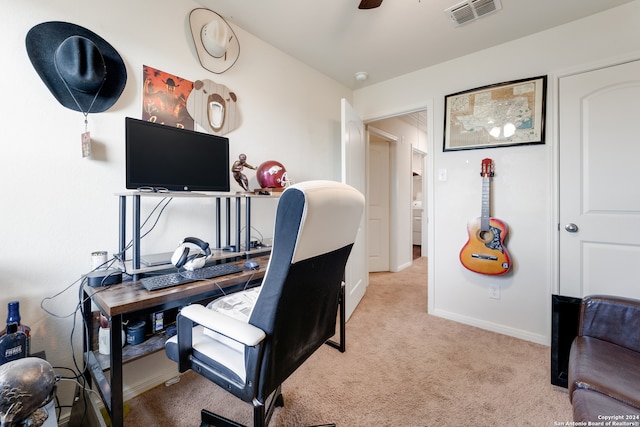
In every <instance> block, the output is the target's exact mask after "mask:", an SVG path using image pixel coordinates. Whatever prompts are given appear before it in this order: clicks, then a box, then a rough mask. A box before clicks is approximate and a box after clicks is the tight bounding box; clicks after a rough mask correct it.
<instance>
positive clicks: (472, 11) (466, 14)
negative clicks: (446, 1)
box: [444, 0, 502, 26]
mask: <svg viewBox="0 0 640 427" xmlns="http://www.w3.org/2000/svg"><path fill="white" fill-rule="evenodd" d="M500 9H502V4H501V3H500V0H467V1H463V2H462V3H458V4H456V5H455V6H451V7H450V8H448V9H445V11H444V13H446V14H447V15H449V17H450V18H451V21H452V22H453V23H454V25H456V26H459V25H462V24H466V23H467V22H471V21H475V20H476V19H478V18H480V17H482V16H485V15H488V14H490V13H493V12H496V11H498V10H500Z"/></svg>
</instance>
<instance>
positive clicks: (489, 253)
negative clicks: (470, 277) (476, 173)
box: [460, 159, 511, 276]
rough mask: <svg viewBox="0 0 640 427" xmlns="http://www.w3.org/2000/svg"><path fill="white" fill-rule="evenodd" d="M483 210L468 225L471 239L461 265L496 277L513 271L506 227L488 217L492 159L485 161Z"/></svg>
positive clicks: (482, 170) (483, 170) (461, 258)
mask: <svg viewBox="0 0 640 427" xmlns="http://www.w3.org/2000/svg"><path fill="white" fill-rule="evenodd" d="M480 175H481V176H482V211H481V216H480V217H479V218H475V219H473V220H470V221H469V222H468V224H467V233H468V234H469V240H468V241H467V243H466V244H465V245H464V247H463V248H462V250H461V251H460V262H461V263H462V265H464V266H465V267H466V268H467V269H469V270H471V271H473V272H475V273H480V274H488V275H492V276H497V275H500V274H504V273H506V272H507V271H509V268H511V259H510V258H509V253H508V252H507V248H506V247H505V245H504V240H505V238H506V237H507V231H508V229H507V224H505V223H504V222H503V221H501V220H499V219H497V218H493V217H491V216H490V215H489V213H490V212H489V211H490V200H491V199H490V194H489V193H490V186H491V185H490V183H491V178H492V177H493V175H494V167H493V160H491V159H483V160H482V169H481V172H480Z"/></svg>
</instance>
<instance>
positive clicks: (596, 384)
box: [569, 336, 640, 408]
mask: <svg viewBox="0 0 640 427" xmlns="http://www.w3.org/2000/svg"><path fill="white" fill-rule="evenodd" d="M577 389H586V390H593V391H597V392H599V393H601V394H604V395H609V396H611V397H614V398H615V399H617V400H619V401H621V402H623V403H626V404H628V405H631V406H633V407H635V408H640V353H637V352H635V351H632V350H629V349H627V348H624V347H620V346H618V345H615V344H611V343H609V342H606V341H602V340H599V339H597V338H592V337H584V336H580V337H577V338H576V339H575V340H574V341H573V344H572V345H571V353H570V356H569V397H570V398H571V399H573V397H574V393H575V391H576V390H577ZM572 403H573V400H572Z"/></svg>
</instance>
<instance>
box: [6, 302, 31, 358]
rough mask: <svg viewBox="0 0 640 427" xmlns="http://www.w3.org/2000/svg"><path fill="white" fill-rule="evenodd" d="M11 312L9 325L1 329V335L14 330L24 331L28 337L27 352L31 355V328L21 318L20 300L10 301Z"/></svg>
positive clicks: (8, 317)
mask: <svg viewBox="0 0 640 427" xmlns="http://www.w3.org/2000/svg"><path fill="white" fill-rule="evenodd" d="M8 309H9V312H8V314H7V327H6V328H5V329H3V330H2V331H0V337H3V336H5V335H7V334H10V333H13V332H22V333H23V334H24V335H25V338H26V344H25V352H26V353H25V354H26V356H29V355H30V354H31V328H30V327H29V326H27V325H23V324H22V322H21V319H20V302H19V301H11V302H9V307H8Z"/></svg>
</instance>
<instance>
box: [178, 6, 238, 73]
mask: <svg viewBox="0 0 640 427" xmlns="http://www.w3.org/2000/svg"><path fill="white" fill-rule="evenodd" d="M189 24H190V26H191V35H192V36H193V43H194V44H195V47H196V53H197V54H198V59H199V60H200V65H202V67H204V68H205V69H206V70H209V71H211V72H212V73H216V74H222V73H224V72H225V71H227V70H228V69H229V68H231V66H233V64H235V63H236V61H237V60H238V57H239V56H240V42H239V41H238V37H236V34H235V33H234V32H233V29H232V28H231V26H230V25H229V24H228V23H227V21H225V20H224V18H223V17H222V16H220V15H218V14H217V13H215V12H214V11H212V10H209V9H203V8H198V9H193V10H192V11H191V13H190V14H189Z"/></svg>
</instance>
